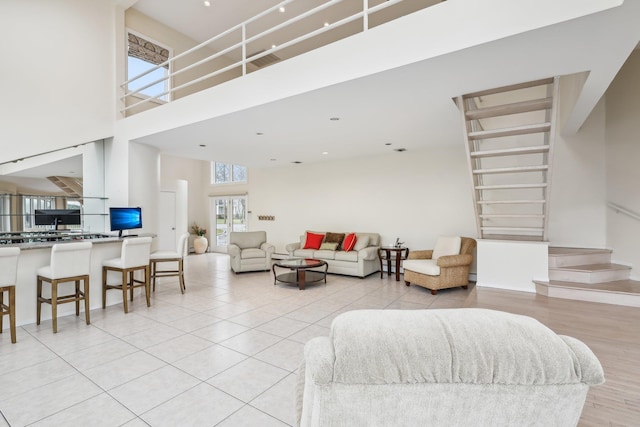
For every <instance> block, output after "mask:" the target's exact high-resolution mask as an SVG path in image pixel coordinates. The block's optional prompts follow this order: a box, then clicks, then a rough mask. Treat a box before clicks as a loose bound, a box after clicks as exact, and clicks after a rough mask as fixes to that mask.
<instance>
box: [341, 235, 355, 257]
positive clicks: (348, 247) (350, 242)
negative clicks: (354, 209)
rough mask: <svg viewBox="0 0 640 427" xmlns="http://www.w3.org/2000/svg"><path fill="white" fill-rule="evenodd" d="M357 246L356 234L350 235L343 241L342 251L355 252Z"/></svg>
mask: <svg viewBox="0 0 640 427" xmlns="http://www.w3.org/2000/svg"><path fill="white" fill-rule="evenodd" d="M355 245H356V233H349V234H347V235H346V236H345V238H344V240H343V241H342V250H343V251H345V252H349V251H352V250H353V247H354V246H355Z"/></svg>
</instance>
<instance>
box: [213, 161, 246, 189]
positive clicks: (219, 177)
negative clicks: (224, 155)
mask: <svg viewBox="0 0 640 427" xmlns="http://www.w3.org/2000/svg"><path fill="white" fill-rule="evenodd" d="M211 182H212V183H213V184H228V183H232V182H247V168H246V166H240V165H232V164H230V163H218V162H211Z"/></svg>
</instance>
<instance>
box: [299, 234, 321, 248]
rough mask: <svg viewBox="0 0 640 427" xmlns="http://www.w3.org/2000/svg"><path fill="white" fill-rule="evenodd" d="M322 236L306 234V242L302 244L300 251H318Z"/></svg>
mask: <svg viewBox="0 0 640 427" xmlns="http://www.w3.org/2000/svg"><path fill="white" fill-rule="evenodd" d="M323 239H324V234H316V233H309V232H307V240H306V241H305V242H304V248H302V249H320V245H321V244H322V240H323Z"/></svg>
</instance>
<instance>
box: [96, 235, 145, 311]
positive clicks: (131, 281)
mask: <svg viewBox="0 0 640 427" xmlns="http://www.w3.org/2000/svg"><path fill="white" fill-rule="evenodd" d="M150 252H151V237H132V238H127V239H125V240H124V241H123V242H122V251H121V252H120V258H112V259H108V260H105V261H103V262H102V308H103V309H104V308H106V304H107V290H109V289H120V290H121V291H122V305H123V306H124V312H125V313H128V312H129V306H128V303H127V290H129V292H130V297H131V301H133V289H134V288H138V287H141V286H144V288H145V294H146V297H147V307H151V292H150V290H151V289H150V286H149V271H150V269H149V253H150ZM110 271H115V272H118V273H120V274H121V276H120V280H119V283H113V284H109V283H107V277H108V273H109V272H110ZM136 271H143V272H144V280H136V279H135V278H134V277H133V275H134V273H135V272H136Z"/></svg>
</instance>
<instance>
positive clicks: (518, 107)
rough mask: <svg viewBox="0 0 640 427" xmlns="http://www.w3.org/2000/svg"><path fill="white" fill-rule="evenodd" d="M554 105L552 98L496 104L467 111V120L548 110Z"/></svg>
mask: <svg viewBox="0 0 640 427" xmlns="http://www.w3.org/2000/svg"><path fill="white" fill-rule="evenodd" d="M552 105H553V99H552V98H541V99H532V100H528V101H521V102H514V103H512V104H504V105H495V106H492V107H485V108H479V109H477V110H469V111H466V113H465V117H466V118H467V120H479V119H488V118H491V117H500V116H508V115H511V114H520V113H528V112H530V111H542V110H548V109H549V108H551V106H552Z"/></svg>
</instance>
